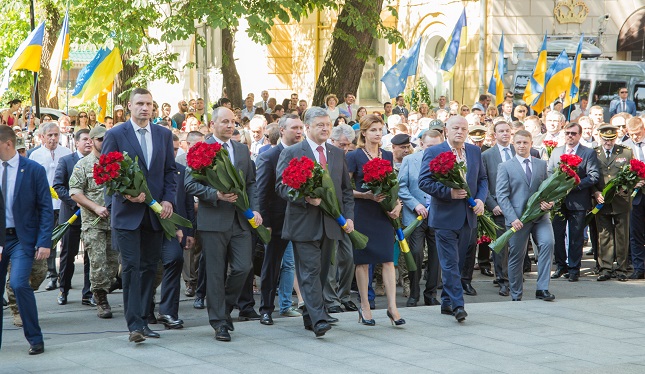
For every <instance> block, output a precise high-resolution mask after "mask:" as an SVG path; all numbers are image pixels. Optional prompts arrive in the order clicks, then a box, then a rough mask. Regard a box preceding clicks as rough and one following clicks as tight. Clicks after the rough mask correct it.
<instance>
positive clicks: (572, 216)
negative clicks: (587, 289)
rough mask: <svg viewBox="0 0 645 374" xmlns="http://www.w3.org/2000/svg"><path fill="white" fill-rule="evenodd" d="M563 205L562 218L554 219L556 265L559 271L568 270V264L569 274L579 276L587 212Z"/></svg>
mask: <svg viewBox="0 0 645 374" xmlns="http://www.w3.org/2000/svg"><path fill="white" fill-rule="evenodd" d="M562 205H563V206H562V210H561V212H562V216H560V215H556V216H555V218H553V235H554V236H555V238H556V240H555V247H554V253H555V263H556V265H557V266H558V269H566V268H567V263H568V268H569V274H576V275H579V274H580V262H581V261H582V247H583V245H584V238H583V231H584V229H585V216H586V215H587V212H586V211H584V210H569V209H567V208H566V206H564V204H562ZM567 226H568V227H569V235H568V239H569V248H568V251H567V248H566V246H565V243H564V240H565V234H566V232H567ZM567 258H568V262H567Z"/></svg>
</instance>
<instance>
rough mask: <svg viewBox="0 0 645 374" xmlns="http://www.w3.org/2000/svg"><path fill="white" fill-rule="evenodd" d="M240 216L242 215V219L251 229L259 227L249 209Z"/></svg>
mask: <svg viewBox="0 0 645 374" xmlns="http://www.w3.org/2000/svg"><path fill="white" fill-rule="evenodd" d="M242 214H244V218H246V220H247V221H249V224H250V225H251V227H253V228H254V229H257V228H258V227H259V225H258V224H257V223H256V222H255V215H254V214H253V211H252V210H251V208H249V209H247V210H245V211H244V212H243V213H242Z"/></svg>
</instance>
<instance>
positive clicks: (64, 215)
mask: <svg viewBox="0 0 645 374" xmlns="http://www.w3.org/2000/svg"><path fill="white" fill-rule="evenodd" d="M78 160H80V157H78V152H74V153H72V154H71V155H67V156H63V157H61V158H60V160H58V166H57V167H56V173H55V174H54V186H53V187H54V190H56V193H57V194H58V198H59V199H60V202H61V204H60V213H59V214H58V223H65V222H67V220H68V219H70V217H71V216H72V215H73V214H74V213H76V211H77V210H78V209H79V207H78V205H76V201H74V200H72V198H71V197H70V196H69V178H70V177H71V176H72V171H74V165H76V163H77V162H78ZM73 225H74V226H80V225H81V220H80V219H77V220H76V222H74V223H73Z"/></svg>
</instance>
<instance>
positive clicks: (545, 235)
mask: <svg viewBox="0 0 645 374" xmlns="http://www.w3.org/2000/svg"><path fill="white" fill-rule="evenodd" d="M510 228H511V227H510V226H509V227H507V229H509V230H510ZM530 235H533V240H534V241H535V245H537V247H538V251H537V260H538V269H537V270H538V279H537V287H536V290H539V291H545V290H548V289H549V281H550V279H551V278H550V276H551V258H552V256H553V246H554V242H555V239H554V236H553V227H552V226H551V222H550V221H549V220H548V219H545V218H540V219H539V220H538V221H537V222H529V223H526V224H525V225H524V226H523V227H522V229H521V230H520V231H518V232H517V233H515V235H513V236H512V237H511V240H509V242H508V280H509V285H510V289H511V297H512V298H513V299H521V298H522V294H523V292H524V291H523V288H524V282H523V279H522V277H523V273H524V272H523V268H524V257H525V256H526V252H527V248H528V243H529V236H530Z"/></svg>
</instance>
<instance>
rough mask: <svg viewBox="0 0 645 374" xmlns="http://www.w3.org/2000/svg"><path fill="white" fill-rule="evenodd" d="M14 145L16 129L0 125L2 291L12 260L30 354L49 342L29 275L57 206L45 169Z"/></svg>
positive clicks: (46, 242)
mask: <svg viewBox="0 0 645 374" xmlns="http://www.w3.org/2000/svg"><path fill="white" fill-rule="evenodd" d="M15 144H16V134H15V133H14V132H13V130H12V129H11V128H10V127H9V126H0V160H1V161H2V168H0V170H1V173H0V181H1V183H0V187H1V188H2V199H0V211H1V213H0V282H2V283H1V284H0V296H2V295H4V289H5V282H6V277H7V266H8V265H9V261H11V281H10V285H11V288H12V289H13V290H14V293H15V294H16V300H17V302H18V310H19V312H20V317H21V319H22V322H23V329H24V333H25V338H27V341H28V342H29V345H30V348H29V354H30V355H36V354H40V353H43V352H44V351H45V344H44V343H43V334H42V332H41V331H40V325H39V324H38V309H37V307H36V298H35V297H34V290H33V289H32V288H31V286H30V285H29V275H30V273H31V266H32V264H33V262H34V259H36V260H42V259H46V258H47V257H48V256H49V252H50V247H51V238H52V230H53V229H54V209H53V207H52V201H51V194H50V193H49V183H48V182H47V174H46V173H45V169H44V168H43V167H42V166H40V165H39V164H38V163H36V162H35V161H31V160H28V159H26V158H24V157H20V156H19V155H18V153H17V152H16V149H15ZM26 212H28V213H29V214H25V213H26ZM5 235H6V236H5ZM2 320H3V318H0V346H2Z"/></svg>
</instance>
